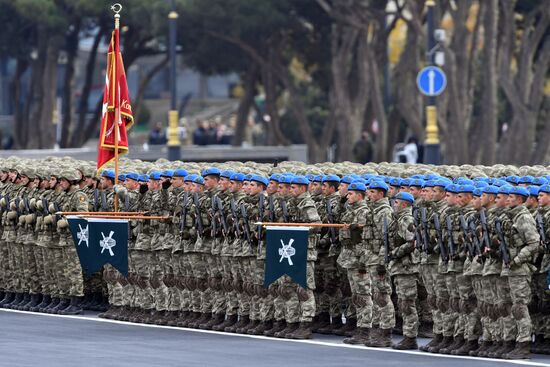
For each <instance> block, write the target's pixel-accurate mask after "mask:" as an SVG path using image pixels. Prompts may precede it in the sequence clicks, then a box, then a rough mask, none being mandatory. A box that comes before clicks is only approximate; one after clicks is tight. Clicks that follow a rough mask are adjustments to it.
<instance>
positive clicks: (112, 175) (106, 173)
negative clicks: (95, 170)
mask: <svg viewBox="0 0 550 367" xmlns="http://www.w3.org/2000/svg"><path fill="white" fill-rule="evenodd" d="M101 176H102V177H107V178H112V179H113V180H114V179H115V171H112V170H110V169H106V170H103V172H101Z"/></svg>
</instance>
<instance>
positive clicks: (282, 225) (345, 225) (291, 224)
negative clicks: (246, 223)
mask: <svg viewBox="0 0 550 367" xmlns="http://www.w3.org/2000/svg"><path fill="white" fill-rule="evenodd" d="M254 225H255V226H262V227H267V226H277V227H333V228H345V227H347V226H348V224H340V223H279V222H256V223H254Z"/></svg>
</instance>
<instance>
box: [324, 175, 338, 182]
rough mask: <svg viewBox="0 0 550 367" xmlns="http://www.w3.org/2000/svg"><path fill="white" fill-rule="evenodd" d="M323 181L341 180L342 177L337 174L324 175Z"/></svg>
mask: <svg viewBox="0 0 550 367" xmlns="http://www.w3.org/2000/svg"><path fill="white" fill-rule="evenodd" d="M323 182H340V177H338V176H337V175H325V176H323Z"/></svg>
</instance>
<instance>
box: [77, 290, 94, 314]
mask: <svg viewBox="0 0 550 367" xmlns="http://www.w3.org/2000/svg"><path fill="white" fill-rule="evenodd" d="M93 300H94V296H93V294H91V293H86V294H84V297H83V298H82V301H81V302H80V307H82V309H83V310H91V308H90V305H91V304H92V302H93Z"/></svg>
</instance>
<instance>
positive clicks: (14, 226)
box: [13, 196, 21, 230]
mask: <svg viewBox="0 0 550 367" xmlns="http://www.w3.org/2000/svg"><path fill="white" fill-rule="evenodd" d="M19 201H20V200H19V197H18V196H16V197H15V212H16V213H17V218H18V219H19V216H20V215H21V213H19ZM13 228H14V229H15V230H17V220H15V221H14V222H13Z"/></svg>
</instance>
